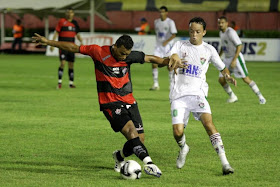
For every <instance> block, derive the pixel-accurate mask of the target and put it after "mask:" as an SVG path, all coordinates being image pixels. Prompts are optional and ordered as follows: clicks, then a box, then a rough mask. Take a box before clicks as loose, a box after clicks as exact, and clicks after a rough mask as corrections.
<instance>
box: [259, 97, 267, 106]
mask: <svg viewBox="0 0 280 187" xmlns="http://www.w3.org/2000/svg"><path fill="white" fill-rule="evenodd" d="M265 103H266V99H265V98H264V97H263V98H261V99H260V104H261V105H264V104H265Z"/></svg>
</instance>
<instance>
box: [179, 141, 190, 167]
mask: <svg viewBox="0 0 280 187" xmlns="http://www.w3.org/2000/svg"><path fill="white" fill-rule="evenodd" d="M189 151H190V147H189V146H188V145H185V146H184V147H183V148H181V149H180V152H179V155H178V157H177V162H176V165H177V168H179V169H181V168H182V167H183V166H184V165H185V162H186V157H187V154H188V153H189Z"/></svg>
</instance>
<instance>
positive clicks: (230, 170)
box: [223, 164, 234, 175]
mask: <svg viewBox="0 0 280 187" xmlns="http://www.w3.org/2000/svg"><path fill="white" fill-rule="evenodd" d="M231 173H234V169H233V168H232V167H231V166H230V165H229V164H226V165H223V175H228V174H231Z"/></svg>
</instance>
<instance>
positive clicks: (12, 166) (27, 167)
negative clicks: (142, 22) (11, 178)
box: [0, 161, 114, 177]
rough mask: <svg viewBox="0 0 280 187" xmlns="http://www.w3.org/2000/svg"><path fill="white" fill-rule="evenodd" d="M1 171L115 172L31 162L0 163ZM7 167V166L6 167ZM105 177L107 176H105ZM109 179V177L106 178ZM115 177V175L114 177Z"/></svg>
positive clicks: (104, 168)
mask: <svg viewBox="0 0 280 187" xmlns="http://www.w3.org/2000/svg"><path fill="white" fill-rule="evenodd" d="M0 165H1V166H0V169H2V170H8V171H22V172H33V173H49V174H67V175H83V176H85V175H91V174H92V173H96V172H101V171H102V172H104V171H105V172H107V171H112V173H114V170H113V168H112V167H107V166H100V165H91V166H89V165H82V164H80V165H77V164H67V163H65V164H64V163H53V162H31V161H0ZM4 165H7V166H4ZM104 176H105V175H104ZM106 177H107V176H106ZM112 177H113V175H112Z"/></svg>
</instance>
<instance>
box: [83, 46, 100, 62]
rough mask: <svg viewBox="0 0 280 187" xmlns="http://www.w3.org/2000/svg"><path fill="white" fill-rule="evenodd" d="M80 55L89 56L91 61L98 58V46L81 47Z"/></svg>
mask: <svg viewBox="0 0 280 187" xmlns="http://www.w3.org/2000/svg"><path fill="white" fill-rule="evenodd" d="M80 53H81V54H83V55H88V56H90V57H91V58H92V59H93V60H96V59H97V58H98V54H100V53H101V47H100V46H99V45H81V46H80Z"/></svg>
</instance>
